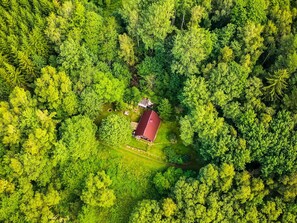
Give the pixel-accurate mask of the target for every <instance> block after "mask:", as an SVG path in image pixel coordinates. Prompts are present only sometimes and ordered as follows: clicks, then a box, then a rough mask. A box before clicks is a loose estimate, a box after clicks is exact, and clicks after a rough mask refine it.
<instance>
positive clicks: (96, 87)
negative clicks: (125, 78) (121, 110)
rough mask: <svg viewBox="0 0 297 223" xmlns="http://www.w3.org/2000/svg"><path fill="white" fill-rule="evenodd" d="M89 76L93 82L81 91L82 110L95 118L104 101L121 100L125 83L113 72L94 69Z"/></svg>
mask: <svg viewBox="0 0 297 223" xmlns="http://www.w3.org/2000/svg"><path fill="white" fill-rule="evenodd" d="M93 72H94V73H92V74H90V76H89V77H88V78H90V79H91V81H90V82H91V83H90V84H89V86H87V87H86V88H85V89H84V90H83V91H82V92H81V96H80V98H81V105H80V108H79V110H80V112H81V113H83V114H86V115H87V116H89V117H90V118H92V119H94V118H96V117H97V116H98V115H99V112H100V111H101V105H102V104H103V103H108V102H109V103H111V102H121V101H122V100H123V94H124V88H125V85H124V83H123V82H121V81H120V80H118V79H117V78H114V77H113V76H112V74H111V73H103V72H98V71H93Z"/></svg>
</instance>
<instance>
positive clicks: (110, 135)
mask: <svg viewBox="0 0 297 223" xmlns="http://www.w3.org/2000/svg"><path fill="white" fill-rule="evenodd" d="M131 134H132V131H131V126H130V122H129V121H128V119H127V118H126V117H124V116H121V115H116V114H112V115H109V116H107V118H105V119H104V120H103V121H102V123H101V125H100V127H99V138H100V140H102V142H104V143H105V144H107V145H110V146H119V145H124V144H127V143H128V142H129V140H130V137H131Z"/></svg>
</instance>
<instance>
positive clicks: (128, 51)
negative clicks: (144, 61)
mask: <svg viewBox="0 0 297 223" xmlns="http://www.w3.org/2000/svg"><path fill="white" fill-rule="evenodd" d="M119 43H120V51H119V56H120V57H121V58H123V60H124V61H125V62H126V63H127V64H128V65H130V66H133V65H134V64H135V62H136V61H137V58H136V57H135V54H134V43H133V40H132V39H131V38H130V37H129V36H128V35H127V34H126V33H124V34H123V35H119Z"/></svg>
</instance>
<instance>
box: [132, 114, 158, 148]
mask: <svg viewBox="0 0 297 223" xmlns="http://www.w3.org/2000/svg"><path fill="white" fill-rule="evenodd" d="M160 123H161V120H160V118H159V116H158V114H157V113H156V112H155V111H153V110H147V111H145V112H144V113H143V114H142V116H141V118H140V120H139V123H138V125H137V128H136V130H135V137H136V138H142V139H145V140H147V141H150V142H153V141H154V140H155V138H156V136H157V132H158V129H159V126H160Z"/></svg>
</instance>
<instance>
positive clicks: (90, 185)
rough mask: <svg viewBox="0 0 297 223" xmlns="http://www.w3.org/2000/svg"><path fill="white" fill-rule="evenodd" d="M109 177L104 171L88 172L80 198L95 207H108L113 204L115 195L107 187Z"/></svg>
mask: <svg viewBox="0 0 297 223" xmlns="http://www.w3.org/2000/svg"><path fill="white" fill-rule="evenodd" d="M111 183H112V181H111V179H110V178H109V177H108V176H107V175H106V174H105V172H104V171H103V172H98V173H97V174H96V175H95V176H94V175H93V174H90V175H89V176H88V178H87V180H86V188H85V189H84V190H83V191H82V196H81V199H82V200H83V202H84V203H86V204H87V205H90V206H95V207H110V206H112V205H113V204H114V201H115V195H114V193H113V190H111V189H109V186H110V185H111Z"/></svg>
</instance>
